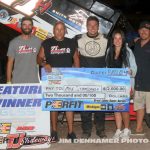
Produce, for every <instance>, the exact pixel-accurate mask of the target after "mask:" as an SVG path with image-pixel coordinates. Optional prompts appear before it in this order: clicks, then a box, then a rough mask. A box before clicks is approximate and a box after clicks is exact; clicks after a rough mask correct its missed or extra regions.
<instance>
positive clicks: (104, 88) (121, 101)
mask: <svg viewBox="0 0 150 150" xmlns="http://www.w3.org/2000/svg"><path fill="white" fill-rule="evenodd" d="M42 87H43V88H42V90H43V91H42V93H43V100H42V109H43V110H45V111H128V110H129V95H130V77H129V74H128V70H127V69H108V68H54V69H53V70H52V72H51V73H46V72H45V70H44V69H42Z"/></svg>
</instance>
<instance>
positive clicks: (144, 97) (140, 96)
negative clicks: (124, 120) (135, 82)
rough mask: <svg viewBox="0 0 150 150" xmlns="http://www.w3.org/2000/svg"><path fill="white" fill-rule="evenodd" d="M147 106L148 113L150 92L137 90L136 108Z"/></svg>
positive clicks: (148, 111) (149, 110) (135, 97)
mask: <svg viewBox="0 0 150 150" xmlns="http://www.w3.org/2000/svg"><path fill="white" fill-rule="evenodd" d="M143 108H146V113H150V92H144V91H135V95H134V110H135V111H137V110H139V109H143Z"/></svg>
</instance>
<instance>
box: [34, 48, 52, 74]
mask: <svg viewBox="0 0 150 150" xmlns="http://www.w3.org/2000/svg"><path fill="white" fill-rule="evenodd" d="M37 63H38V64H39V65H40V66H42V67H44V68H45V70H46V72H51V71H52V67H51V66H50V64H47V63H46V59H45V53H44V48H43V47H41V48H40V51H39V54H38V56H37Z"/></svg>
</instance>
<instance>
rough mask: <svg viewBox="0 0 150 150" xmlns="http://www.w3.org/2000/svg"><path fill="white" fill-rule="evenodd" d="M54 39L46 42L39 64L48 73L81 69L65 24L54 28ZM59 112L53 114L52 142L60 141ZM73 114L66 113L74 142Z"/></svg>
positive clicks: (69, 136)
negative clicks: (60, 69)
mask: <svg viewBox="0 0 150 150" xmlns="http://www.w3.org/2000/svg"><path fill="white" fill-rule="evenodd" d="M53 33H54V37H52V38H49V39H47V40H45V41H44V42H43V43H42V47H41V49H40V52H39V54H38V59H37V61H38V64H40V65H41V66H43V67H44V68H45V70H46V71H47V72H51V70H52V67H72V66H74V67H79V57H78V52H77V50H76V46H75V44H74V41H73V40H72V39H69V38H66V37H64V36H65V33H66V28H65V25H64V23H63V22H57V23H56V24H55V26H54V30H53ZM57 117H58V112H51V123H52V132H51V138H52V142H55V141H58V136H57ZM73 118H74V117H73V112H66V119H67V122H68V136H67V138H68V139H71V140H72V142H73V140H74V139H75V138H76V135H75V133H74V132H73Z"/></svg>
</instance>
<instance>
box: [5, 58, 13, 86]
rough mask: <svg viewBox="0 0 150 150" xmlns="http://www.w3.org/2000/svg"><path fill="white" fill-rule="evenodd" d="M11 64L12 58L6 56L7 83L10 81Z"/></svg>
mask: <svg viewBox="0 0 150 150" xmlns="http://www.w3.org/2000/svg"><path fill="white" fill-rule="evenodd" d="M13 64H14V58H12V57H9V56H8V61H7V71H6V72H7V83H11V78H12V69H13Z"/></svg>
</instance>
